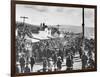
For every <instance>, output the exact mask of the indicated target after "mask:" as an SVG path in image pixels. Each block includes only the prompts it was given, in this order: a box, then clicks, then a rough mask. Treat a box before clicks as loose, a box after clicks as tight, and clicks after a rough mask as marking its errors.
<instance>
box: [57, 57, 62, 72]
mask: <svg viewBox="0 0 100 77" xmlns="http://www.w3.org/2000/svg"><path fill="white" fill-rule="evenodd" d="M61 68H62V60H61V57H60V56H59V57H58V60H57V70H58V71H60V70H61Z"/></svg>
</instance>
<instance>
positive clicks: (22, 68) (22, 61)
mask: <svg viewBox="0 0 100 77" xmlns="http://www.w3.org/2000/svg"><path fill="white" fill-rule="evenodd" d="M19 62H20V67H21V72H22V73H23V71H24V67H25V59H24V55H22V56H21V58H20V61H19Z"/></svg>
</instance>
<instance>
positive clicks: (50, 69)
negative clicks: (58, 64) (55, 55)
mask: <svg viewBox="0 0 100 77" xmlns="http://www.w3.org/2000/svg"><path fill="white" fill-rule="evenodd" d="M52 67H53V61H52V58H49V59H48V71H49V72H51V71H52Z"/></svg>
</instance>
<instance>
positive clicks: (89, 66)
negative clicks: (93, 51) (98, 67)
mask: <svg viewBox="0 0 100 77" xmlns="http://www.w3.org/2000/svg"><path fill="white" fill-rule="evenodd" d="M94 67H95V62H94V60H93V59H92V57H89V60H88V68H94Z"/></svg>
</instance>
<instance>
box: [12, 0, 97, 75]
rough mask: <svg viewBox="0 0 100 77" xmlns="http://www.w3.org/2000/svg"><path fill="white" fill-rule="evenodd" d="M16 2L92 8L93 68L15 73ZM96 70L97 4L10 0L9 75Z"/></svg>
mask: <svg viewBox="0 0 100 77" xmlns="http://www.w3.org/2000/svg"><path fill="white" fill-rule="evenodd" d="M16 4H25V5H44V6H59V7H75V8H93V9H94V10H95V11H94V12H95V13H94V22H95V23H94V26H95V29H94V30H95V68H94V69H84V70H71V71H56V72H46V73H44V72H41V73H36V72H35V73H34V72H33V73H19V74H16V51H15V50H16V46H15V45H16V43H15V42H16V39H15V28H16ZM92 71H97V6H96V5H83V4H67V3H51V2H35V1H34V2H33V1H15V0H11V77H16V76H29V75H44V74H61V73H80V72H92Z"/></svg>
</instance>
